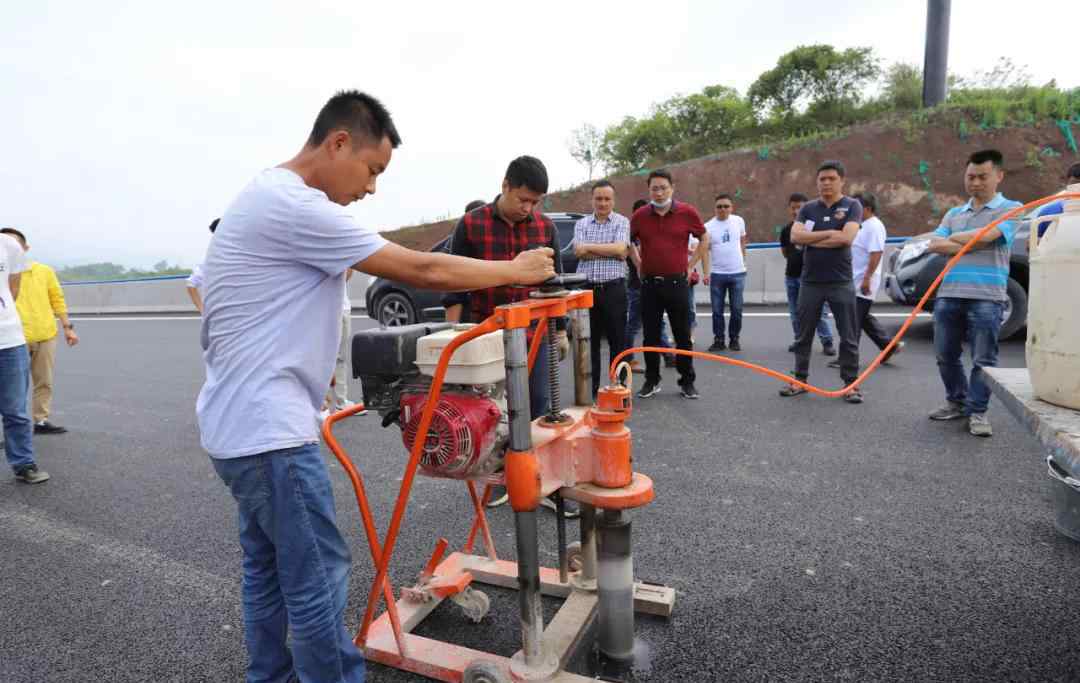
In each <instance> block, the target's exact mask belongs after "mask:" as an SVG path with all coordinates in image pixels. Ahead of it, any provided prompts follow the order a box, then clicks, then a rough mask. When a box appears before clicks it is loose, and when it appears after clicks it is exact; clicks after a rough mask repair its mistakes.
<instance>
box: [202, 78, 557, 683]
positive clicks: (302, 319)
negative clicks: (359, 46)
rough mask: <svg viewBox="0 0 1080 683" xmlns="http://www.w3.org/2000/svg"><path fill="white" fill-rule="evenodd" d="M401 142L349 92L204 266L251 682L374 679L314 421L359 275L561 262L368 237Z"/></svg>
mask: <svg viewBox="0 0 1080 683" xmlns="http://www.w3.org/2000/svg"><path fill="white" fill-rule="evenodd" d="M400 142H401V139H400V138H399V137H398V133H397V130H396V129H395V128H394V123H393V121H392V120H391V118H390V114H389V113H388V112H387V111H386V109H385V108H384V107H383V106H382V104H380V103H379V102H378V100H376V99H374V98H372V97H370V96H369V95H365V94H363V93H359V92H356V91H347V92H341V93H338V94H337V95H335V96H334V97H332V98H331V99H330V100H329V101H328V102H327V103H326V105H325V106H324V107H323V108H322V110H321V111H320V112H319V115H318V117H317V118H316V120H315V125H314V127H313V129H312V131H311V135H310V137H309V138H308V140H307V142H306V144H305V145H304V147H303V149H301V150H300V152H299V153H298V154H297V155H296V156H295V157H293V158H292V159H291V160H289V161H287V162H286V163H284V164H281V165H280V166H278V167H276V168H271V169H267V170H265V171H263V172H262V173H260V174H259V175H257V176H256V177H255V179H254V180H252V181H251V183H250V184H249V185H248V186H247V187H246V188H244V190H243V191H241V193H240V194H239V196H237V198H236V199H235V200H234V201H233V203H232V204H231V205H230V206H229V208H228V209H227V210H226V211H225V214H224V215H223V216H222V218H221V222H220V223H219V225H218V229H217V231H216V232H215V235H214V239H213V240H212V242H211V244H210V247H209V249H208V251H207V254H206V259H205V262H204V267H203V275H204V287H205V297H204V303H205V306H204V315H203V324H202V333H201V341H202V347H203V350H204V353H203V359H204V361H205V364H206V383H205V384H204V385H203V388H202V391H201V392H200V393H199V398H198V402H197V404H196V412H197V413H198V418H199V429H200V431H201V434H202V444H203V447H204V448H205V449H206V450H207V452H208V453H209V454H210V457H211V462H212V463H213V465H214V468H215V469H216V470H217V472H218V474H219V476H220V477H221V478H222V480H224V482H225V483H226V485H227V486H228V487H229V489H230V490H231V492H232V494H233V497H234V498H235V499H236V502H237V507H238V509H239V530H240V545H241V547H242V549H243V552H244V564H243V567H244V580H243V604H244V629H245V642H246V644H247V648H248V656H249V662H248V680H259V681H263V680H267V681H268V680H274V681H286V680H296V679H297V678H298V679H299V680H300V681H303V682H305V683H307V682H309V681H320V682H321V681H335V682H341V681H345V682H348V683H357V682H359V681H361V680H363V678H364V658H363V656H362V655H361V654H360V651H359V650H358V649H357V648H356V646H355V645H353V642H352V637H351V636H350V635H349V634H348V633H346V632H345V624H344V620H343V617H342V615H343V611H344V608H345V602H346V590H347V588H348V574H349V565H350V561H351V560H350V557H349V551H348V547H347V546H346V544H345V541H344V539H343V538H342V537H341V534H340V532H339V531H338V529H337V524H336V521H335V513H334V500H333V495H332V494H331V487H330V478H329V473H328V471H327V468H326V464H325V462H324V461H323V457H322V454H321V453H320V451H319V446H318V438H319V437H318V428H317V424H316V415H317V414H318V411H319V407H320V405H321V403H322V400H323V396H324V394H325V392H326V387H327V386H328V384H329V382H330V377H331V375H332V374H333V371H334V360H335V356H336V352H337V347H338V340H339V337H340V334H341V331H340V330H341V326H340V319H341V308H342V291H343V288H344V286H345V273H346V271H348V270H349V269H350V268H352V269H355V270H360V271H363V272H366V273H370V274H372V275H378V276H382V277H386V278H390V279H393V280H399V281H404V282H408V283H410V284H413V285H417V286H420V287H425V288H428V289H439V290H452V289H480V288H484V287H493V286H499V285H507V284H515V283H520V284H535V283H539V282H542V281H544V280H546V279H547V278H549V277H551V276H553V275H554V273H555V271H554V268H553V264H552V251H551V250H550V249H539V250H534V251H528V252H523V253H522V254H520V255H519V256H518V257H517V258H516V259H514V260H513V261H492V262H484V261H478V260H474V259H468V258H462V257H459V256H452V255H449V254H443V253H439V252H416V251H412V250H409V249H405V248H403V247H400V246H397V245H394V244H391V243H388V242H387V241H386V240H384V239H383V238H382V237H380V236H379V235H378V234H377V233H376V232H375V231H373V230H371V229H368V228H364V227H361V226H360V225H358V224H357V222H356V220H355V219H354V218H353V217H352V216H351V215H350V214H349V213H347V212H346V211H345V207H346V206H348V205H349V204H351V203H353V202H354V201H357V200H359V199H362V198H363V197H364V196H365V195H368V194H374V192H375V181H376V178H377V177H378V175H379V174H381V173H382V172H383V171H385V170H386V167H387V165H388V164H389V163H390V157H391V154H392V151H393V149H394V148H395V147H397V146H398V144H400ZM290 632H291V642H290V641H289V636H290Z"/></svg>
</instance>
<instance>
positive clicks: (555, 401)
mask: <svg viewBox="0 0 1080 683" xmlns="http://www.w3.org/2000/svg"><path fill="white" fill-rule="evenodd" d="M547 344H548V348H547V352H548V390H549V393H550V394H551V409H550V410H549V411H548V414H549V415H551V416H552V417H554V416H556V415H558V414H559V413H561V412H562V392H561V390H560V388H559V346H558V344H557V343H556V342H555V319H554V318H551V319H549V320H548V328H547Z"/></svg>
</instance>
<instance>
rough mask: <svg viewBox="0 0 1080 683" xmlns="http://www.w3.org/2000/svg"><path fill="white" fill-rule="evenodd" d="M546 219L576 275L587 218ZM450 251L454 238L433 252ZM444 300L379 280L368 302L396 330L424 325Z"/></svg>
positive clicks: (567, 215) (554, 215)
mask: <svg viewBox="0 0 1080 683" xmlns="http://www.w3.org/2000/svg"><path fill="white" fill-rule="evenodd" d="M546 215H547V217H548V218H550V219H551V220H552V222H554V223H555V227H556V229H557V230H558V233H559V246H560V247H561V251H562V264H563V271H564V272H566V273H573V272H575V271H576V270H577V257H576V256H574V250H573V248H571V247H570V246H569V245H570V241H571V240H573V238H574V224H575V223H577V222H578V219H579V218H581V217H582V216H584V215H585V214H582V213H549V214H546ZM449 248H450V238H449V237H447V238H446V239H444V240H442V241H441V242H439V243H438V244H436V245H435V246H434V247H432V248H431V250H432V251H447V250H448V249H449ZM442 296H443V293H442V292H436V291H435V290H432V289H421V288H419V287H413V286H412V285H407V284H405V283H404V282H396V281H394V280H386V279H384V278H381V277H377V278H375V279H374V280H372V281H371V284H370V285H368V288H367V293H366V294H365V295H364V301H365V303H366V305H367V312H368V316H369V317H371V318H373V319H375V320H377V321H379V323H380V324H382V325H385V326H386V327H395V326H397V325H411V324H413V323H416V322H420V312H421V311H423V310H424V309H425V308H431V307H433V306H441V305H442Z"/></svg>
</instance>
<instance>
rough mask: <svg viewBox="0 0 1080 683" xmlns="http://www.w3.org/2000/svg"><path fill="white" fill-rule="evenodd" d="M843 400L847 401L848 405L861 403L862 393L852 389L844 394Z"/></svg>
mask: <svg viewBox="0 0 1080 683" xmlns="http://www.w3.org/2000/svg"><path fill="white" fill-rule="evenodd" d="M844 400H845V401H847V402H848V403H862V402H863V396H862V392H861V391H859V390H858V389H852V390H851V391H850V392H849V393H847V394H844Z"/></svg>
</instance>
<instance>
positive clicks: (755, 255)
mask: <svg viewBox="0 0 1080 683" xmlns="http://www.w3.org/2000/svg"><path fill="white" fill-rule="evenodd" d="M897 246H898V245H897V244H889V245H888V246H886V247H885V254H884V258H883V261H885V262H888V261H887V259H888V258H889V254H890V253H891V252H892V251H893V250H894V249H896V248H897ZM784 266H785V261H784V256H783V254H781V253H780V249H779V247H777V246H776V245H775V244H754V245H750V249H748V250H747V264H746V279H747V281H746V290H745V294H744V297H745V301H746V303H748V304H785V303H786V302H787V292H786V290H785V288H784ZM370 280H371V277H370V276H368V275H362V274H359V273H358V274H357V275H356V276H354V277H353V278H352V279H351V280H350V281H349V298H350V299H351V300H352V304H353V310H355V311H362V310H364V293H365V292H366V291H367V286H368V283H369V282H370ZM185 281H186V278H185V277H182V276H180V277H162V278H150V279H146V280H117V281H109V282H66V283H64V296H65V297H66V298H67V303H68V309H69V310H70V312H71V313H73V314H83V315H102V314H112V315H116V314H122V313H194V312H195V307H194V305H192V303H191V299H189V298H188V294H187V286H186V282H185ZM694 296H695V299H696V300H697V302H698V304H702V305H708V303H709V288H708V287H705V286H703V285H698V286H697V287H695V288H694ZM888 300H889V298H888V295H886V294H885V292H884V291H881V292H879V293H878V301H888Z"/></svg>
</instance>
